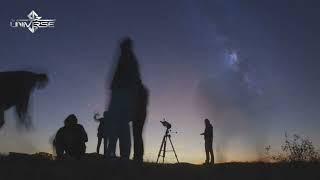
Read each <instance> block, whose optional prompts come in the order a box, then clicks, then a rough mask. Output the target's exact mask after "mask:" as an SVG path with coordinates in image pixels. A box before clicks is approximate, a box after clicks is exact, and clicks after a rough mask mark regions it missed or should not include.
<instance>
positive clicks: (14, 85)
mask: <svg viewBox="0 0 320 180" xmlns="http://www.w3.org/2000/svg"><path fill="white" fill-rule="evenodd" d="M47 82H48V77H47V75H46V74H36V73H33V72H28V71H9V72H0V86H1V88H0V128H1V127H2V126H3V125H4V112H5V111H6V110H8V109H9V108H11V107H15V110H16V113H17V115H18V120H19V121H18V122H19V123H20V124H23V125H24V126H25V127H29V126H30V125H31V119H30V117H29V115H28V107H29V99H30V95H31V93H32V91H33V90H34V89H36V88H37V89H41V88H44V87H45V86H46V85H47Z"/></svg>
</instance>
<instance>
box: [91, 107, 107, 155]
mask: <svg viewBox="0 0 320 180" xmlns="http://www.w3.org/2000/svg"><path fill="white" fill-rule="evenodd" d="M98 116H99V114H98V113H96V114H95V115H94V116H93V119H94V120H95V121H97V122H99V126H98V133H97V137H98V143H97V150H96V152H97V154H99V153H100V146H101V142H102V139H103V143H104V151H106V150H107V148H108V141H109V136H108V133H109V131H107V132H105V125H106V124H107V122H106V121H108V111H104V112H103V117H101V118H98Z"/></svg>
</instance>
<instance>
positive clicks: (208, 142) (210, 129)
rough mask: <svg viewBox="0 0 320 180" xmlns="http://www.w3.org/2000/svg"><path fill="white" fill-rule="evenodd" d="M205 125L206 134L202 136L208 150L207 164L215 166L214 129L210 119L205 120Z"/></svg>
mask: <svg viewBox="0 0 320 180" xmlns="http://www.w3.org/2000/svg"><path fill="white" fill-rule="evenodd" d="M204 123H205V127H206V128H205V130H204V133H202V134H201V135H203V136H204V141H205V150H206V162H205V164H209V163H211V164H214V155H213V149H212V142H213V127H212V125H211V123H210V121H209V120H208V119H205V120H204Z"/></svg>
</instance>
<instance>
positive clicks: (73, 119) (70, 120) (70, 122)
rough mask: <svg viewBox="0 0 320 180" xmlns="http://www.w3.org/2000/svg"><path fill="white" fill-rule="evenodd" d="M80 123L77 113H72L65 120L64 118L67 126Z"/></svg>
mask: <svg viewBox="0 0 320 180" xmlns="http://www.w3.org/2000/svg"><path fill="white" fill-rule="evenodd" d="M77 123H78V119H77V117H76V115H74V114H70V115H69V116H68V117H67V118H66V119H65V120H64V125H65V126H71V125H75V124H77Z"/></svg>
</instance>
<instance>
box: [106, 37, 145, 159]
mask: <svg viewBox="0 0 320 180" xmlns="http://www.w3.org/2000/svg"><path fill="white" fill-rule="evenodd" d="M140 85H141V79H140V70H139V65H138V62H137V60H136V57H135V54H134V52H133V44H132V40H131V39H130V38H124V39H123V40H122V41H121V43H120V55H119V59H118V63H117V66H116V69H115V72H114V75H113V79H112V82H111V85H110V89H111V100H110V103H109V112H110V117H111V119H110V120H111V121H110V122H111V126H112V128H111V131H110V133H111V134H110V143H109V151H110V152H111V154H114V152H115V145H116V141H117V139H119V146H120V156H121V157H122V158H125V159H128V158H129V156H130V150H131V138H130V127H129V122H130V121H133V119H134V118H135V116H136V115H135V111H136V109H135V105H136V104H135V103H136V100H137V95H138V91H139V88H140Z"/></svg>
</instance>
